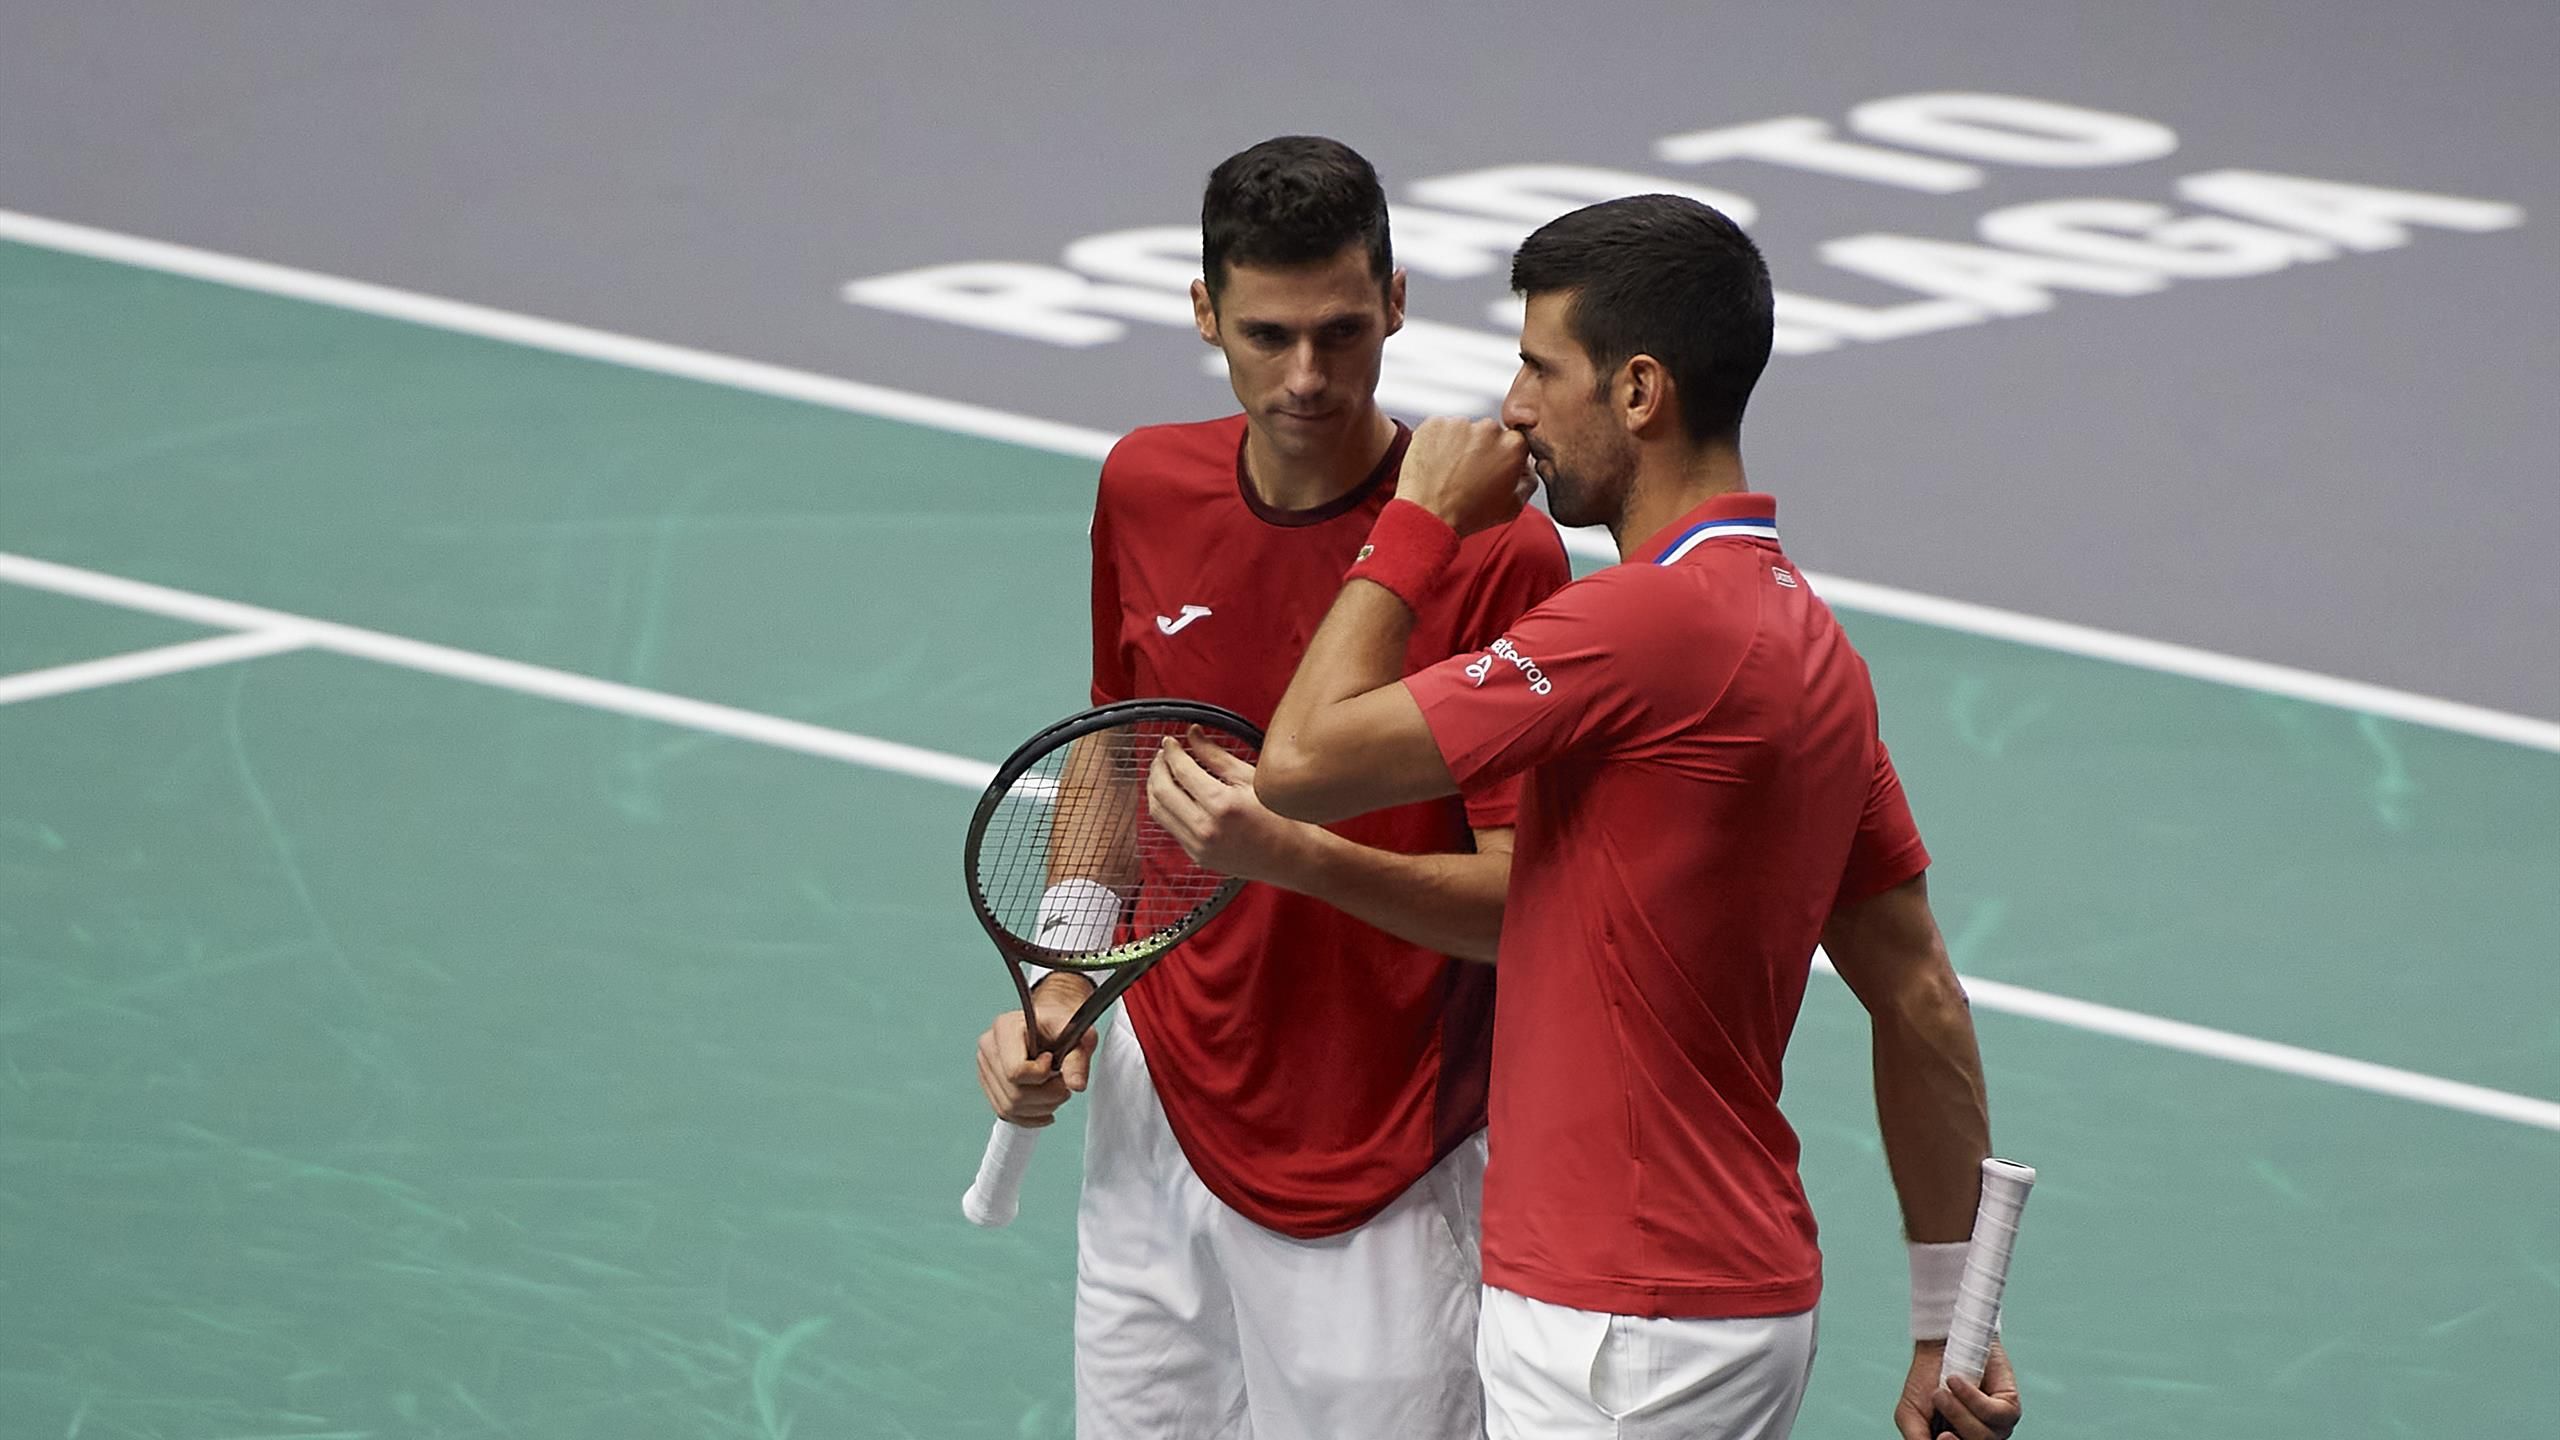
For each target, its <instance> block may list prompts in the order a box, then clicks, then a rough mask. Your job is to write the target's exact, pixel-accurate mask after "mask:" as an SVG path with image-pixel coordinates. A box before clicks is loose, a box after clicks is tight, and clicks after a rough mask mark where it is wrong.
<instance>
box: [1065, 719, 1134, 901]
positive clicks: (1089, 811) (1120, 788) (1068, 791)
mask: <svg viewBox="0 0 2560 1440" xmlns="http://www.w3.org/2000/svg"><path fill="white" fill-rule="evenodd" d="M1108 738H1109V732H1105V734H1102V735H1089V736H1086V737H1085V738H1084V739H1083V740H1081V741H1078V742H1077V743H1076V745H1075V747H1074V748H1073V749H1072V750H1070V751H1069V752H1068V755H1067V763H1066V765H1065V766H1064V767H1063V768H1062V769H1061V770H1060V772H1059V775H1058V792H1057V795H1056V797H1055V798H1054V799H1053V800H1052V801H1051V802H1050V804H1051V809H1050V822H1049V833H1050V843H1049V858H1048V875H1047V879H1048V882H1049V883H1050V884H1052V885H1054V884H1056V883H1058V882H1059V881H1061V880H1071V879H1081V880H1092V881H1094V882H1096V883H1098V884H1102V885H1107V886H1109V887H1111V888H1112V889H1115V890H1126V889H1127V888H1128V887H1129V886H1130V885H1131V884H1133V883H1134V882H1135V881H1136V879H1137V847H1136V832H1135V830H1134V829H1133V828H1132V827H1131V826H1130V825H1129V824H1127V823H1126V822H1125V821H1124V820H1123V819H1122V818H1121V817H1125V816H1128V815H1131V814H1133V813H1135V811H1134V807H1133V806H1132V805H1131V803H1130V796H1129V791H1130V789H1131V788H1133V787H1134V786H1136V784H1137V783H1138V782H1137V779H1136V778H1135V776H1134V775H1132V774H1129V773H1125V767H1124V766H1121V765H1118V764H1115V763H1113V762H1114V758H1115V757H1114V756H1113V755H1112V753H1111V747H1110V745H1109V743H1108Z"/></svg>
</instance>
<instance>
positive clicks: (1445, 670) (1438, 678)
mask: <svg viewBox="0 0 2560 1440" xmlns="http://www.w3.org/2000/svg"><path fill="white" fill-rule="evenodd" d="M1637 568H1638V567H1633V566H1624V565H1621V566H1618V567H1615V568H1613V569H1609V570H1603V571H1601V572H1600V573H1598V574H1596V575H1590V576H1586V577H1584V578H1583V579H1581V580H1577V581H1575V582H1574V583H1572V584H1570V585H1567V586H1565V587H1564V588H1563V589H1561V590H1559V591H1557V592H1556V593H1555V594H1554V595H1553V596H1551V597H1549V598H1548V599H1547V600H1546V602H1545V603H1543V604H1541V605H1539V606H1537V607H1536V608H1535V609H1533V610H1531V611H1530V612H1529V613H1528V614H1526V615H1523V616H1521V617H1520V619H1519V620H1518V621H1517V622H1516V623H1514V624H1513V625H1512V626H1511V627H1510V629H1509V630H1508V631H1506V632H1505V633H1504V634H1502V635H1501V636H1499V637H1497V638H1496V639H1495V640H1494V641H1493V643H1492V644H1490V645H1488V646H1486V647H1485V648H1483V649H1482V650H1480V651H1478V652H1476V653H1474V654H1472V655H1453V656H1451V657H1450V658H1448V659H1446V660H1443V661H1441V662H1440V663H1439V664H1437V665H1434V666H1432V667H1430V668H1429V669H1427V670H1422V671H1418V672H1416V673H1415V674H1412V675H1409V676H1406V677H1405V681H1404V685H1405V689H1406V690H1407V691H1409V692H1410V693H1411V694H1412V696H1413V699H1414V703H1415V704H1416V705H1418V706H1420V707H1421V709H1422V718H1423V723H1424V724H1426V725H1428V726H1429V727H1430V728H1431V738H1432V741H1433V743H1434V744H1436V745H1438V746H1439V747H1440V758H1441V759H1442V760H1443V761H1444V762H1446V763H1447V765H1448V767H1449V774H1450V776H1451V778H1453V779H1455V780H1456V781H1457V782H1458V786H1459V788H1460V789H1461V790H1464V791H1469V792H1472V791H1474V790H1475V789H1476V788H1477V787H1479V786H1483V785H1487V784H1490V783H1491V782H1493V781H1497V780H1501V779H1504V778H1506V777H1509V776H1513V775H1517V774H1519V773H1520V772H1522V771H1524V770H1527V769H1528V768H1529V767H1531V766H1533V765H1536V764H1538V763H1539V762H1540V761H1543V760H1549V759H1553V758H1556V757H1558V756H1561V755H1566V754H1570V753H1574V752H1577V751H1590V750H1607V749H1611V748H1616V747H1620V746H1624V745H1627V744H1629V743H1630V742H1633V741H1635V740H1637V739H1638V738H1639V737H1642V736H1644V735H1646V734H1649V733H1654V732H1657V731H1659V730H1661V729H1662V728H1663V727H1661V726H1658V725H1656V724H1654V723H1653V716H1652V712H1653V711H1654V710H1655V709H1656V708H1659V704H1660V703H1661V700H1662V698H1663V697H1662V695H1661V692H1660V691H1659V690H1654V691H1648V689H1647V688H1646V687H1645V686H1644V685H1642V684H1640V683H1638V682H1639V681H1640V680H1641V679H1642V678H1643V677H1644V675H1645V672H1646V671H1647V670H1648V669H1652V668H1656V667H1654V666H1653V663H1652V662H1654V661H1656V660H1658V659H1661V658H1663V657H1661V656H1659V655H1656V654H1655V653H1654V652H1656V651H1660V650H1663V649H1665V648H1666V647H1665V646H1663V645H1662V644H1661V643H1660V640H1661V638H1662V637H1661V636H1660V634H1659V633H1658V632H1659V630H1660V628H1661V627H1660V626H1659V623H1658V615H1648V614H1647V613H1646V610H1647V607H1646V604H1645V590H1646V587H1645V585H1644V583H1643V582H1644V579H1645V578H1646V577H1644V576H1642V575H1640V574H1636V573H1634V572H1635V571H1636V570H1637ZM1654 608H1655V609H1656V611H1657V612H1658V610H1659V608H1660V607H1658V606H1657V607H1654ZM1692 659H1693V662H1695V663H1697V664H1699V665H1701V666H1702V667H1711V666H1713V665H1714V664H1715V663H1716V657H1713V656H1705V655H1700V656H1694V657H1692ZM1726 668H1727V669H1729V668H1730V666H1729V665H1728V666H1727V667H1726ZM1719 673H1722V672H1719ZM1672 699H1673V702H1674V703H1677V700H1678V697H1676V696H1674V697H1672Z"/></svg>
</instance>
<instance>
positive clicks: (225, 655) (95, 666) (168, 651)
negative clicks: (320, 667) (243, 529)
mask: <svg viewBox="0 0 2560 1440" xmlns="http://www.w3.org/2000/svg"><path fill="white" fill-rule="evenodd" d="M310 643H311V637H310V636H308V635H306V634H304V633H302V632H301V631H300V630H295V629H283V628H269V629H264V630H251V631H247V632H245V633H242V634H238V635H216V636H213V637H211V638H209V639H204V640H189V641H186V642H184V643H182V644H177V645H163V646H161V647H159V648H158V649H155V650H135V651H132V652H130V653H128V654H124V655H110V656H108V657H107V658H105V659H103V660H83V661H80V662H79V663H78V664H75V665H56V666H54V667H53V668H51V669H49V670H27V671H22V672H20V673H18V674H16V675H10V676H5V677H0V705H14V704H16V703H18V702H19V701H21V700H38V699H42V698H44V697H46V696H50V695H69V694H73V693H75V692H77V691H81V690H97V689H102V688H104V687H106V686H109V685H122V684H126V683H127V682H130V681H134V680H148V679H150V678H152V677H153V676H155V675H175V674H177V673H179V672H180V671H183V670H201V669H203V668H205V667H206V666H209V665H228V664H231V663H232V662H234V661H239V660H255V659H257V658H258V657H259V656H261V655H281V654H283V653H284V652H285V651H287V650H299V649H301V648H303V647H304V646H306V645H308V644H310Z"/></svg>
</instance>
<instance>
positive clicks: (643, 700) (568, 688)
mask: <svg viewBox="0 0 2560 1440" xmlns="http://www.w3.org/2000/svg"><path fill="white" fill-rule="evenodd" d="M0 581H6V582H8V583H11V584H17V585H24V586H27V587H28V588H30V589H36V590H48V591H51V592H53V593H55V594H57V595H70V596H74V597H77V598H79V599H83V600H94V601H96V602H98V603H100V604H103V605H115V606H121V607H122V608H125V609H128V610H140V611H143V612H146V613H148V614H154V615H167V616H171V617H173V618H176V619H180V620H191V621H194V622H195V623H197V624H199V625H219V626H225V627H230V628H235V629H241V630H248V631H253V632H257V633H258V634H259V635H261V636H270V637H281V636H285V635H291V636H294V637H295V638H296V640H297V642H298V643H304V644H308V645H310V646H311V647H313V648H315V649H322V650H331V651H335V652H337V653H339V654H342V655H351V656H355V657H358V658H361V659H366V660H374V661H378V662H380V663H382V664H386V665H397V666H402V667H405V668H408V669H413V670H423V671H427V672H429V673H431V674H437V675H444V676H448V677H451V678H453V679H457V680H468V681H470V682H472V683H474V684H479V685H488V686H492V687H494V688H497V689H501V690H515V691H519V692H522V693H524V694H528V695H539V696H543V697H545V698H547V699H552V700H560V701H565V702H567V703H569V704H572V705H585V706H588V707H590V708H593V709H598V710H607V711H612V712H614V713H616V714H622V715H636V716H640V717H642V718H644V719H650V720H658V721H662V722H664V723H666V724H669V725H679V726H685V727H688V728H691V729H695V730H705V731H709V732H711V733H713V734H716V735H728V736H732V737H734V738H737V739H740V740H751V741H754V742H756V743H757V744H761V745H772V746H776V747H778V748H780V749H785V750H796V751H799V752H801V753H802V754H807V755H818V756H823V757H825V758H827V759H831V760H843V761H848V762H850V763H852V764H855V765H863V766H868V767H870V768H872V769H877V770H888V771H892V772H895V773H897V774H901V775H911V776H914V777H916V778H918V779H923V780H933V781H938V782H940V783H942V784H946V785H956V786H959V787H961V788H962V789H967V790H980V789H984V788H985V787H986V784H987V782H988V781H989V780H990V779H992V778H994V775H995V767H994V766H992V765H989V764H986V763H984V762H982V761H977V760H970V759H966V758H964V757H962V756H958V755H945V754H942V753H940V752H939V751H933V750H924V749H919V748H918V747H916V746H912V745H901V744H898V743H897V742H895V741H890V740H880V739H875V738H873V737H871V736H868V735H856V734H853V733H851V732H849V731H844V730H830V729H828V728H826V727H825V726H822V725H810V724H805V723H802V722H800V721H797V720H784V719H781V718H780V717H778V716H773V715H765V714H761V713H759V712H756V711H753V710H739V709H736V708H733V707H731V706H727V705H714V704H711V703H709V702H707V701H701V700H689V699H686V698H684V697H682V696H678V695H667V694H663V693H661V692H658V691H654V690H643V689H640V688H639V687H637V686H633V685H622V684H617V683H615V682H613V681H609V680H598V679H595V678H593V677H591V676H585V675H576V674H572V673H570V672H568V671H565V670H553V669H549V668H547V667H544V666H540V665H527V664H523V663H521V662H519V661H514V660H501V659H499V658H497V657H496V656H493V655H482V654H479V653H476V652H474V651H469V650H456V649H453V648H452V647H450V646H445V645H430V644H428V643H426V642H424V641H420V640H410V639H405V638H403V637H401V636H397V635H386V634H384V633H382V632H381V631H378V630H361V629H357V628H356V627H354V626H351V625H340V624H337V623H335V622H333V621H327V620H313V619H310V618H308V617H306V616H300V615H290V614H286V613H284V612H282V611H278V610H266V609H261V608H260V607H258V606H254V605H243V604H240V603H238V602H237V601H232V600H219V599H215V598H214V597H212V596H209V595H197V594H192V593H190V592H188V591H184V590H172V589H169V588H168V587H166V586H162V585H151V584H146V583H144V582H142V581H139V580H127V579H124V578H122V577H120V576H115V575H102V574H100V573H98V572H97V571H94V570H82V569H78V568H75V567H73V566H69V565H58V564H55V563H54V562H52V561H49V560H36V559H31V558H29V557H27V556H23V555H10V554H5V553H0ZM221 638H223V639H226V640H233V641H246V640H248V639H249V638H251V637H249V636H245V635H244V636H225V637H221ZM212 643H214V642H212V641H196V642H193V645H194V646H195V647H202V646H205V645H210V644H212ZM171 648H173V649H183V648H189V647H171ZM152 653H157V652H152ZM128 658H129V657H128ZM93 663H108V662H93ZM39 673H47V674H49V673H53V672H49V671H48V672H39ZM1815 961H1816V963H1817V965H1819V966H1820V967H1821V968H1822V969H1825V970H1829V969H1830V968H1831V963H1830V959H1829V957H1827V956H1823V955H1820V954H1819V953H1817V954H1816V956H1815ZM1965 989H1966V991H1967V992H1968V993H1969V994H1971V995H1972V996H1973V998H1974V1001H1975V1003H1977V1004H1979V1005H1981V1006H1982V1007H1983V1008H1984V1009H1987V1010H2003V1011H2008V1012H2010V1013H2013V1014H2018V1015H2027V1016H2032V1017H2034V1018H2036V1019H2040V1020H2048V1021H2051V1022H2053V1023H2055V1024H2057V1025H2066V1026H2070V1027H2072V1028H2075V1029H2081V1030H2091V1031H2095V1032H2098V1033H2100V1034H2106V1035H2116V1036H2120V1037H2122V1038H2124V1039H2128V1040H2135V1041H2139V1042H2142V1043H2144V1044H2150V1045H2158V1046H2162V1047H2165V1048H2167V1049H2172V1050H2184V1051H2187V1052H2189V1053H2191V1054H2196V1055H2206V1056H2211V1057H2213V1058H2215V1059H2218V1060H2226V1061H2229V1062H2231V1063H2233V1064H2237V1065H2249V1066H2254V1067H2256V1068H2258V1069H2262V1070H2275V1071H2280V1072H2283V1073H2285V1074H2290V1075H2299V1076H2303V1077H2306V1078H2308V1079H2314V1080H2325V1081H2328V1082H2329V1083H2331V1084H2335V1085H2344V1086H2347V1087H2349V1088H2352V1089H2358V1090H2367V1091H2371V1092H2373V1093H2375V1094H2378V1095H2392V1096H2397V1097H2400V1098H2402V1099H2407V1100H2416V1101H2419V1102H2421V1103H2423V1104H2429V1105H2437V1106H2441V1107H2444V1108H2446V1109H2451V1110H2464V1111H2469V1112H2471V1113H2473V1114H2478V1115H2487V1116H2491V1117H2493V1118H2496V1119H2500V1120H2511V1121H2514V1122H2516V1123H2517V1124H2521V1125H2533V1126H2538V1127H2541V1128H2543V1129H2546V1130H2560V1104H2556V1103H2554V1102H2552V1101H2549V1100H2541V1099H2536V1098H2533V1097H2531V1096H2525V1095H2511V1094H2508V1093H2506V1092H2504V1091H2499V1090H2488V1089H2483V1088H2482V1087H2480V1086H2477V1085H2466V1084H2463V1083H2462V1082H2460V1081H2456V1080H2446V1079H2441V1078H2439V1077H2437V1076H2433V1075H2420V1074H2417V1073H2415V1072H2412V1071H2407V1070H2394V1069H2392V1068H2390V1067H2388V1066H2384V1065H2375V1064H2372V1063H2370V1062H2367V1061H2363V1060H2350V1059H2348V1058H2346V1057H2344V1056H2340V1055H2328V1054H2323V1053H2321V1052H2320V1051H2317V1050H2304V1049H2301V1048H2299V1047H2297V1046H2292V1045H2282V1044H2278V1043H2276V1042H2274V1041H2270V1040H2257V1039H2252V1038H2251V1037H2249V1036H2246V1035H2234V1034H2231V1033H2230V1032H2228V1031H2222V1030H2209V1029H2206V1028H2205V1027H2204V1026H2201V1025H2189V1024H2187V1023H2185V1022H2183V1021H2178V1020H2164V1019H2161V1018H2160V1017H2158V1016H2154V1015H2144V1014H2141V1013H2139V1012H2137V1011H2132V1010H2118V1009H2115V1008H2113V1007H2111V1006H2106V1005H2096V1004H2091V1003H2090V1002H2088V1001H2085V1000H2073V999H2070V998H2068V997H2065V996H2061V995H2048V994H2045V993H2044V992H2042V991H2038V990H2029V989H2026V988H2024V987H2022V986H2017V985H2006V984H2002V983H2001V982H1999V981H1996V980H1974V979H1968V980H1966V981H1965Z"/></svg>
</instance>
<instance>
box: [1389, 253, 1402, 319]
mask: <svg viewBox="0 0 2560 1440" xmlns="http://www.w3.org/2000/svg"><path fill="white" fill-rule="evenodd" d="M1403 328H1404V267H1402V266H1398V267H1396V271H1395V273H1394V274H1392V275H1389V276H1388V277H1387V333H1388V334H1390V335H1393V334H1394V333H1396V332H1397V331H1399V330H1402V329H1403Z"/></svg>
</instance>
